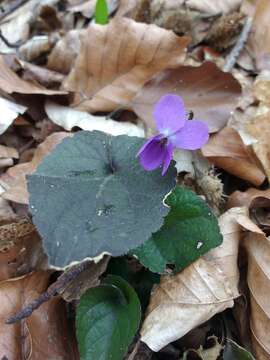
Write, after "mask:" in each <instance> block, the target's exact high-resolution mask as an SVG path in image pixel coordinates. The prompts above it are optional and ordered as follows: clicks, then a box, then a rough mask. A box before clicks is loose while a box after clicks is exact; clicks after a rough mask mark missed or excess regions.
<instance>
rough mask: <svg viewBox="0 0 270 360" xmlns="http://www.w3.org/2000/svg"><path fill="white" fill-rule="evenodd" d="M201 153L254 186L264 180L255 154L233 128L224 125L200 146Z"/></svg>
mask: <svg viewBox="0 0 270 360" xmlns="http://www.w3.org/2000/svg"><path fill="white" fill-rule="evenodd" d="M202 153H203V155H204V156H205V157H206V158H207V159H208V160H209V161H210V162H212V163H214V164H215V165H216V166H217V167H220V168H221V169H224V170H226V171H227V172H228V173H230V174H232V175H234V176H237V177H240V178H241V179H244V180H246V181H249V182H251V183H252V184H254V185H256V186H259V185H261V184H262V183H263V182H264V180H265V174H264V173H263V171H262V170H261V168H260V166H259V164H257V161H256V158H255V156H253V154H252V153H251V152H250V151H249V149H248V147H247V146H245V145H244V143H243V141H242V139H241V137H240V135H239V134H238V132H237V131H236V130H234V129H233V128H229V127H225V128H224V129H222V130H221V131H220V132H219V133H217V134H214V135H213V136H212V137H211V138H210V140H209V142H208V143H207V144H206V145H205V146H204V147H203V148H202Z"/></svg>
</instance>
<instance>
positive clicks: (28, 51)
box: [19, 35, 56, 61]
mask: <svg viewBox="0 0 270 360" xmlns="http://www.w3.org/2000/svg"><path fill="white" fill-rule="evenodd" d="M55 43H56V37H55V36H48V35H39V36H33V37H32V38H31V39H29V40H28V41H27V42H26V43H24V44H23V45H22V46H21V47H20V49H19V56H20V58H21V59H22V60H26V61H33V60H35V59H37V58H38V57H39V56H41V55H44V54H46V53H48V52H49V51H50V50H51V49H52V47H53V46H54V44H55Z"/></svg>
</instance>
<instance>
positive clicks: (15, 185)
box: [0, 132, 70, 204]
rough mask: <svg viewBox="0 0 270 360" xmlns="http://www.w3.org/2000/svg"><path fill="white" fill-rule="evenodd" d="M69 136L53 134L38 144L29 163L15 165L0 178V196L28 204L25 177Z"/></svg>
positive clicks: (67, 134) (66, 134) (62, 133)
mask: <svg viewBox="0 0 270 360" xmlns="http://www.w3.org/2000/svg"><path fill="white" fill-rule="evenodd" d="M67 136H70V134H69V133H66V132H58V133H54V134H52V135H50V136H48V137H47V139H46V140H45V141H44V142H43V143H42V144H40V145H39V146H38V147H37V149H36V151H35V154H34V157H33V159H32V160H31V161H30V162H27V163H23V164H18V165H15V166H13V167H11V168H9V169H8V170H7V172H6V173H5V174H3V175H2V176H0V184H1V186H2V187H3V188H4V189H5V192H4V193H3V194H2V195H1V196H2V197H3V198H4V199H6V200H10V201H14V202H17V203H21V204H28V192H27V187H26V175H29V174H31V173H32V172H34V171H35V169H36V168H37V166H38V165H39V163H40V162H41V161H42V160H43V158H44V157H45V156H46V155H48V154H49V153H50V152H51V151H52V149H53V148H54V147H55V146H56V145H57V144H59V143H60V142H61V141H62V140H63V139H64V138H65V137H67Z"/></svg>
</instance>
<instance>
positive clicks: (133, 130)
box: [45, 101, 144, 137]
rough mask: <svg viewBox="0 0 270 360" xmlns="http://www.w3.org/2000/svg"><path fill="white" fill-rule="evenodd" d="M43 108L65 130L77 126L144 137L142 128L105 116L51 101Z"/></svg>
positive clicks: (115, 133) (113, 133)
mask: <svg viewBox="0 0 270 360" xmlns="http://www.w3.org/2000/svg"><path fill="white" fill-rule="evenodd" d="M45 110H46V113H47V115H48V117H49V118H50V119H51V120H52V121H53V122H54V123H55V124H57V125H59V126H62V127H63V128H64V129H66V130H71V129H72V128H74V127H79V128H81V129H83V130H88V131H93V130H99V131H103V132H106V133H108V134H111V135H114V136H116V135H124V134H125V135H129V136H138V137H144V130H143V128H141V127H139V126H137V125H135V124H132V123H129V122H118V121H115V120H111V119H106V117H105V116H94V115H92V114H88V113H87V112H84V111H79V110H74V109H72V108H70V107H68V106H62V105H58V104H56V103H53V102H51V101H47V102H46V104H45Z"/></svg>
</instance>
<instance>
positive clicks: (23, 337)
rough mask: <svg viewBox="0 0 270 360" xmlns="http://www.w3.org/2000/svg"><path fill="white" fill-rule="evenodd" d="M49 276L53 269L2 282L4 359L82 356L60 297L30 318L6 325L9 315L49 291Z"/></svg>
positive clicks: (1, 349)
mask: <svg viewBox="0 0 270 360" xmlns="http://www.w3.org/2000/svg"><path fill="white" fill-rule="evenodd" d="M49 277H50V273H49V272H34V273H30V274H28V275H25V276H22V277H19V278H15V279H11V280H6V281H1V282H0V301H1V310H0V325H1V326H0V356H1V358H2V359H9V360H18V359H31V360H38V359H59V360H60V359H61V360H78V359H79V357H78V353H77V349H76V345H75V342H74V334H72V331H71V329H72V325H71V324H69V323H68V320H67V314H66V310H65V306H64V304H63V302H62V300H60V299H59V298H58V297H55V298H53V299H51V300H50V301H48V302H46V303H45V304H43V305H42V306H41V307H40V308H39V309H38V310H36V311H35V312H34V313H33V314H32V315H31V316H30V317H29V318H27V319H26V320H23V321H22V322H18V323H16V324H15V325H7V324H5V321H6V320H7V318H8V317H9V316H11V315H13V314H14V313H16V312H17V311H19V310H21V308H22V307H24V306H25V305H28V304H29V303H30V302H31V301H33V300H34V299H35V298H36V297H38V296H39V295H40V294H41V293H43V292H44V291H46V289H47V287H48V284H49Z"/></svg>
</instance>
